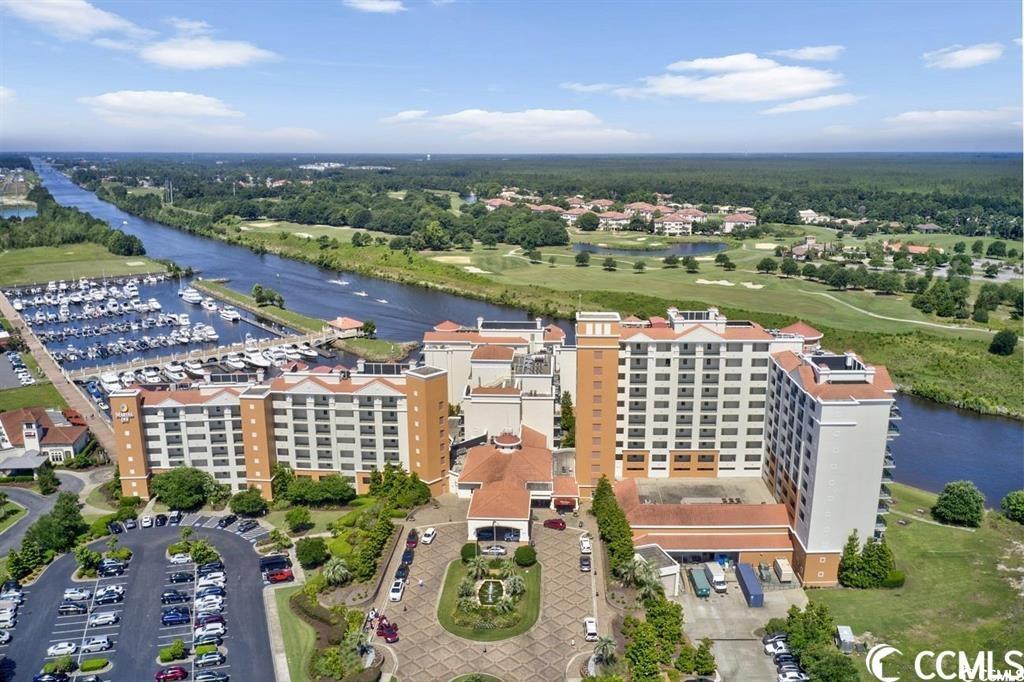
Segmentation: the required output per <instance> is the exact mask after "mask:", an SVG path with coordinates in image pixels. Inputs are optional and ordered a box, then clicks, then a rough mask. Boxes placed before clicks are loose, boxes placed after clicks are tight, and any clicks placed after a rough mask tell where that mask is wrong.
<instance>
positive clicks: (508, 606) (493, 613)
mask: <svg viewBox="0 0 1024 682" xmlns="http://www.w3.org/2000/svg"><path fill="white" fill-rule="evenodd" d="M540 591H541V567H540V564H534V565H532V566H530V567H529V568H520V567H517V566H516V565H515V563H514V562H512V561H510V560H508V559H491V560H488V559H486V558H484V557H482V556H471V557H469V558H468V559H467V560H465V561H463V560H456V561H453V562H452V563H451V564H450V565H449V566H448V573H447V575H446V576H445V581H444V590H443V591H442V593H441V601H440V603H439V604H438V607H437V617H438V620H439V621H440V623H441V625H442V627H444V628H445V629H446V630H448V631H449V632H451V633H453V634H456V635H458V636H460V637H465V638H466V639H473V640H477V641H483V642H493V641H496V640H500V639H508V638H509V637H515V636H516V635H521V634H522V633H524V632H526V631H527V630H529V629H530V628H531V627H533V625H534V624H535V623H536V622H537V617H538V615H539V614H540Z"/></svg>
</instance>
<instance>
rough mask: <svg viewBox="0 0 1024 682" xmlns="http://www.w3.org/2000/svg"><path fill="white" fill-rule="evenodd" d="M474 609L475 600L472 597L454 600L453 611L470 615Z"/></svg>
mask: <svg viewBox="0 0 1024 682" xmlns="http://www.w3.org/2000/svg"><path fill="white" fill-rule="evenodd" d="M475 608H476V600H474V599H473V598H472V597H459V598H458V599H456V600H455V610H456V611H462V612H463V613H470V612H471V611H472V610H473V609H475Z"/></svg>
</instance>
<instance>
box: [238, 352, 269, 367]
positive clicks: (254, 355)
mask: <svg viewBox="0 0 1024 682" xmlns="http://www.w3.org/2000/svg"><path fill="white" fill-rule="evenodd" d="M242 359H243V360H245V361H246V362H248V363H249V364H250V365H252V366H253V367H263V368H267V367H270V365H271V362H270V360H268V359H267V358H266V357H265V356H264V355H263V354H262V353H260V352H259V351H256V350H247V351H245V352H244V353H242Z"/></svg>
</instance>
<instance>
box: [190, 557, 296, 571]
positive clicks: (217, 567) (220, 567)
mask: <svg viewBox="0 0 1024 682" xmlns="http://www.w3.org/2000/svg"><path fill="white" fill-rule="evenodd" d="M288 565H289V566H291V564H288ZM216 571H221V572H223V571H224V562H223V561H221V560H220V559H218V560H216V561H210V562H209V563H205V564H203V565H202V566H200V567H199V568H197V569H196V573H198V574H199V575H207V574H209V573H214V572H216Z"/></svg>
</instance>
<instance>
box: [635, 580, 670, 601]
mask: <svg viewBox="0 0 1024 682" xmlns="http://www.w3.org/2000/svg"><path fill="white" fill-rule="evenodd" d="M664 590H665V586H664V585H662V584H661V580H660V579H659V578H658V577H657V576H655V577H653V578H652V577H650V576H645V577H644V579H643V580H641V581H640V584H638V585H637V586H636V591H637V594H638V595H639V596H640V599H641V600H642V601H647V600H648V599H653V598H654V597H657V596H658V595H659V594H661V593H662V592H663V591H664Z"/></svg>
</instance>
